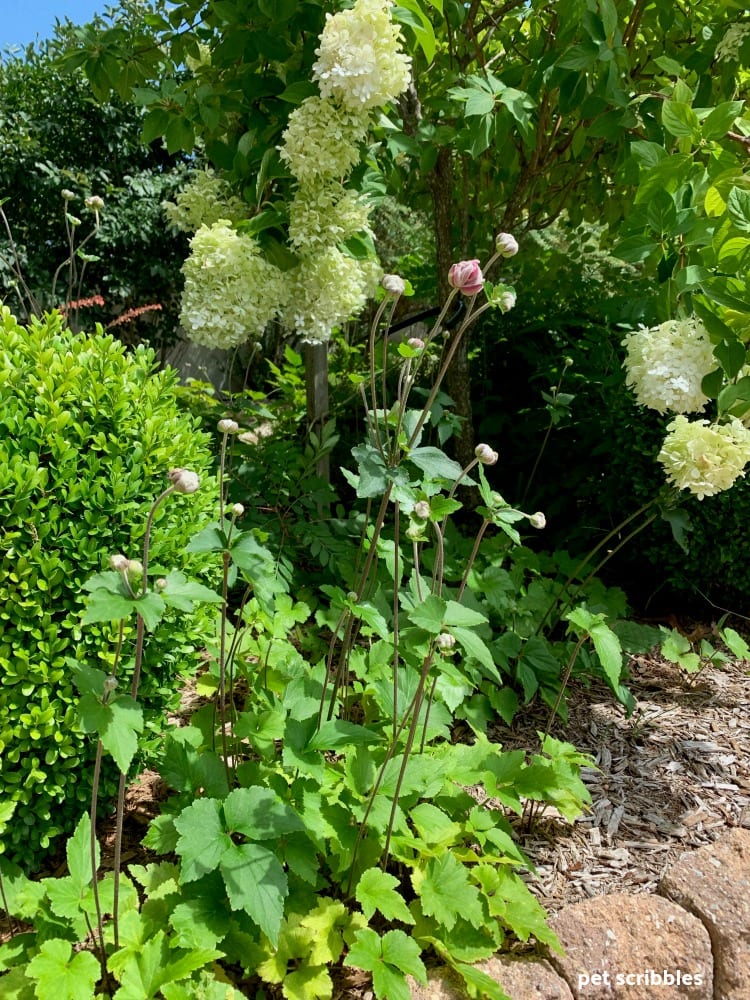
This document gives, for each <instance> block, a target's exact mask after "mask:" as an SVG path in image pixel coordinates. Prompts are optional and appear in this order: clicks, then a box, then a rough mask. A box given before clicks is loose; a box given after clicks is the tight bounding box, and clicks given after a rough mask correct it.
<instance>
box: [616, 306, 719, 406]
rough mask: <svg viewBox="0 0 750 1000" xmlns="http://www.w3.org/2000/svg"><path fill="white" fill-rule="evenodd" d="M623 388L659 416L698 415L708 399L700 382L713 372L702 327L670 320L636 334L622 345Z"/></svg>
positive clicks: (687, 322) (707, 339)
mask: <svg viewBox="0 0 750 1000" xmlns="http://www.w3.org/2000/svg"><path fill="white" fill-rule="evenodd" d="M623 346H624V347H625V350H626V352H627V356H626V358H625V370H626V372H627V378H626V384H627V385H628V386H629V387H631V388H632V389H633V391H634V393H635V398H636V400H637V401H638V402H639V403H640V404H641V406H648V407H649V408H650V409H652V410H657V411H658V412H659V413H666V412H671V413H699V412H700V411H701V410H702V409H703V408H704V406H705V405H706V403H707V402H708V397H707V396H706V395H704V393H703V390H702V389H701V382H702V381H703V379H704V378H705V376H706V375H708V373H709V372H711V371H713V370H714V368H716V359H715V357H714V354H713V348H712V346H711V342H710V340H709V338H708V334H707V333H706V330H705V327H704V326H703V324H702V323H700V322H699V321H698V320H696V319H694V318H691V319H682V320H677V319H671V320H668V321H667V322H666V323H662V324H660V325H659V326H654V327H650V328H648V329H641V330H636V331H635V332H634V333H630V334H628V336H627V337H626V338H625V340H624V341H623Z"/></svg>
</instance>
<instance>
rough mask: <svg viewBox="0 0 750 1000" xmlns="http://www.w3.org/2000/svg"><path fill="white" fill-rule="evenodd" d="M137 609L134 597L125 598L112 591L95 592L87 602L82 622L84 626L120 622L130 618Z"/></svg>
mask: <svg viewBox="0 0 750 1000" xmlns="http://www.w3.org/2000/svg"><path fill="white" fill-rule="evenodd" d="M135 608H136V599H135V598H134V597H125V596H123V595H122V594H115V593H113V592H112V591H110V590H104V589H101V590H94V591H93V592H92V593H91V595H90V597H89V598H88V599H87V601H86V610H85V611H84V613H83V617H82V618H81V621H82V622H83V624H84V625H91V624H93V623H94V622H113V621H119V620H120V619H121V618H129V617H130V615H131V614H132V613H133V611H134V610H135Z"/></svg>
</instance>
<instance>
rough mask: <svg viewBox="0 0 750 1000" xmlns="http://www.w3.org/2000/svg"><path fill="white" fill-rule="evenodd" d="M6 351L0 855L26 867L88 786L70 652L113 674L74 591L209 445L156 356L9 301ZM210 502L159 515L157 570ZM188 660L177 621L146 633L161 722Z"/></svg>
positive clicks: (172, 559) (106, 639) (136, 547)
mask: <svg viewBox="0 0 750 1000" xmlns="http://www.w3.org/2000/svg"><path fill="white" fill-rule="evenodd" d="M0 347H1V349H2V353H1V354H0V801H5V802H7V801H12V802H15V803H16V808H15V814H14V816H13V820H12V822H11V824H10V826H9V829H8V831H7V832H6V835H5V838H4V841H2V842H0V851H2V850H3V849H4V850H5V851H6V852H7V854H8V855H10V857H11V858H13V859H14V860H16V861H18V862H19V863H21V864H22V865H23V866H24V867H27V868H28V867H32V866H33V865H34V864H35V863H36V862H37V861H38V859H39V857H40V856H41V854H42V853H43V852H44V851H45V850H46V849H48V847H49V845H50V843H51V841H52V839H53V838H54V837H55V836H57V835H59V834H61V833H63V832H66V831H68V830H69V829H71V828H72V826H73V825H74V823H75V821H76V820H77V819H78V818H79V817H80V814H81V812H82V811H83V809H84V808H86V806H85V803H86V802H87V800H88V796H89V792H90V787H91V784H90V775H89V767H88V763H89V761H90V759H91V757H92V754H93V749H92V747H91V745H90V741H88V740H87V739H86V738H84V737H83V736H82V735H81V734H80V732H79V731H78V729H77V726H76V715H75V708H74V704H75V700H76V694H75V691H74V688H73V684H72V680H71V670H70V668H69V665H68V660H69V658H71V659H76V660H85V661H87V662H88V663H90V664H92V665H97V666H98V667H99V668H101V669H108V667H109V665H110V664H111V663H112V661H113V653H114V641H113V639H114V636H115V626H114V625H113V626H112V627H98V626H94V627H88V628H86V629H85V630H83V629H82V628H81V624H80V617H81V610H82V607H83V595H82V592H81V585H82V584H83V583H84V582H85V580H86V579H87V577H89V576H90V575H91V574H92V573H94V572H97V571H99V570H100V569H102V567H103V566H104V565H105V564H106V560H107V558H108V556H109V555H110V554H112V553H113V552H123V553H125V554H127V555H128V556H129V557H137V556H138V555H139V553H140V549H141V545H142V538H143V534H144V530H145V520H146V516H147V513H148V510H149V507H150V505H151V503H152V501H153V500H154V498H155V497H156V496H157V495H158V494H159V493H160V492H161V491H162V489H164V488H165V486H166V485H168V483H167V480H166V475H167V472H168V470H169V469H170V468H171V467H173V466H183V467H189V468H193V469H195V470H196V471H198V472H205V471H206V469H207V468H208V465H209V462H210V454H209V449H208V445H207V440H208V439H207V435H205V434H203V433H202V432H201V431H200V430H199V429H198V422H197V421H196V420H195V418H193V417H191V416H189V415H187V414H185V413H183V412H181V411H180V410H179V409H178V407H177V404H176V401H175V395H174V385H175V381H176V376H175V375H174V373H172V372H169V371H168V372H159V373H153V368H154V364H153V353H152V352H151V351H150V350H148V349H145V348H139V349H138V350H136V351H135V352H134V353H133V354H128V353H127V352H126V351H125V349H124V347H123V346H122V345H121V344H119V343H118V342H117V341H116V340H115V339H114V338H112V337H109V336H104V335H102V334H99V335H97V336H94V337H85V336H77V335H74V334H72V333H71V332H70V331H69V330H67V329H66V328H65V327H64V325H63V321H62V319H61V318H60V317H59V316H58V315H57V314H55V313H53V314H51V315H48V316H46V317H45V318H44V319H43V320H33V321H32V322H31V324H30V326H29V327H28V328H26V327H22V326H20V325H19V324H18V323H17V321H16V320H15V319H14V317H13V316H12V315H11V313H10V312H9V311H8V310H7V309H6V308H3V309H2V310H1V311H0ZM211 504H212V491H211V490H210V489H205V490H201V491H199V492H198V493H197V494H196V495H195V496H174V497H170V499H169V502H168V503H166V504H163V505H162V506H161V507H160V508H159V510H158V513H157V517H156V521H155V527H154V532H153V544H152V548H151V566H152V567H153V568H154V569H157V568H158V567H159V566H164V567H167V568H182V567H184V565H185V558H186V557H185V556H184V555H183V550H184V547H185V544H186V543H187V540H188V539H189V537H190V536H191V534H192V533H193V532H194V530H195V528H196V523H197V521H198V520H201V519H202V518H205V517H207V516H208V511H209V509H210V506H211ZM196 627H197V625H196V623H195V622H193V626H192V632H193V633H194V632H195V630H196ZM165 633H166V634H165ZM191 651H193V655H192V657H191V656H190V653H191ZM127 659H128V657H127V655H126V656H125V670H126V671H127V669H128V663H127ZM196 659H197V657H196V655H195V653H194V645H192V644H191V626H190V623H189V622H187V623H186V622H185V621H184V620H180V622H179V624H178V625H176V626H174V625H173V627H172V629H165V630H163V631H162V632H161V633H160V634H157V635H156V636H155V637H154V638H153V639H152V640H151V641H150V642H149V644H148V647H147V657H146V662H145V664H144V677H143V683H142V685H141V697H142V701H143V703H144V706H145V707H146V709H147V710H148V709H150V710H151V711H152V713H153V715H154V716H155V717H158V716H159V714H160V713H163V712H164V710H165V708H166V706H167V705H168V704H169V702H170V700H173V699H174V688H175V684H174V676H175V674H176V673H177V671H178V670H179V669H185V668H187V666H188V665H189V661H190V660H192V662H193V663H194V662H195V660H196ZM122 683H123V684H126V683H127V680H126V679H125V678H124V677H123V680H122Z"/></svg>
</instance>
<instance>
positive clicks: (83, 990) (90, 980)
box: [26, 938, 101, 1000]
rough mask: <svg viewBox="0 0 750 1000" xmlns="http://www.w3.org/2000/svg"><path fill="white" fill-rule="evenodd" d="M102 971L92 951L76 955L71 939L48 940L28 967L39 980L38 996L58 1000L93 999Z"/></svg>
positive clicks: (33, 976)
mask: <svg viewBox="0 0 750 1000" xmlns="http://www.w3.org/2000/svg"><path fill="white" fill-rule="evenodd" d="M100 973H101V970H100V968H99V963H98V962H97V960H96V959H95V958H94V956H93V955H92V954H91V952H90V951H79V952H76V954H75V955H74V954H73V948H72V947H71V945H70V944H69V943H68V942H67V941H62V940H60V938H52V939H51V940H49V941H45V942H44V943H43V944H42V945H41V946H40V948H39V953H38V954H37V955H35V956H34V957H33V958H32V959H31V961H30V962H29V964H28V965H27V967H26V974H27V976H28V977H29V978H30V979H34V980H35V981H36V983H37V988H36V995H37V997H54V998H55V1000H91V997H92V996H93V995H94V986H95V985H96V983H97V980H98V979H99V976H100Z"/></svg>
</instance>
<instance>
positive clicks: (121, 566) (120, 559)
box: [109, 552, 128, 573]
mask: <svg viewBox="0 0 750 1000" xmlns="http://www.w3.org/2000/svg"><path fill="white" fill-rule="evenodd" d="M109 565H110V568H111V569H114V570H117V572H118V573H124V572H125V570H126V569H127V568H128V557H127V556H124V555H123V554H122V553H121V552H118V553H117V554H116V555H114V556H110V557H109Z"/></svg>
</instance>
